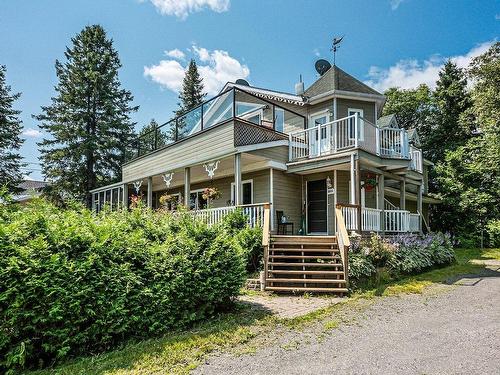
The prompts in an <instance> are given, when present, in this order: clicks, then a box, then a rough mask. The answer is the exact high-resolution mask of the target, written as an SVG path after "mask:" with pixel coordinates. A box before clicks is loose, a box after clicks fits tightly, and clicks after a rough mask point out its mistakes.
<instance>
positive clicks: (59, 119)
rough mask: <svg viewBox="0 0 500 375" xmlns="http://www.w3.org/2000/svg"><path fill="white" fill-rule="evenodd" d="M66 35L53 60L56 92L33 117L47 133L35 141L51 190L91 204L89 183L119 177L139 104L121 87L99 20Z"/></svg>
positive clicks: (110, 43)
mask: <svg viewBox="0 0 500 375" xmlns="http://www.w3.org/2000/svg"><path fill="white" fill-rule="evenodd" d="M71 41H72V46H71V47H67V48H66V52H65V57H66V62H64V63H61V62H59V61H56V64H55V68H56V75H57V78H58V80H59V82H58V84H57V86H56V87H55V91H56V95H55V96H54V97H53V98H52V103H51V104H50V105H49V106H44V107H42V113H41V114H39V115H37V116H34V117H35V118H36V119H37V120H39V121H40V122H41V125H40V127H41V128H42V129H44V130H45V131H46V132H47V133H48V134H49V135H50V137H49V138H47V139H44V140H43V141H42V142H41V143H39V146H40V152H41V159H42V161H43V163H42V166H43V172H44V174H45V175H46V176H47V178H49V179H50V180H51V181H52V190H53V191H54V192H55V193H56V194H60V193H61V192H64V193H68V194H70V195H72V196H74V197H76V198H78V199H81V200H84V201H85V202H86V204H87V205H88V206H90V205H91V194H90V193H89V191H90V190H91V189H94V188H96V187H99V186H102V185H105V184H107V183H109V182H112V181H116V180H117V179H119V178H120V173H121V165H122V163H123V161H124V159H125V157H126V151H127V150H126V147H127V144H129V143H130V141H131V139H132V136H133V133H134V132H133V128H134V125H135V123H133V122H132V121H131V119H130V114H131V113H132V112H134V111H137V109H138V107H136V106H132V105H131V103H132V100H133V96H132V94H131V93H130V91H127V90H124V89H122V87H121V84H120V81H119V78H118V69H119V68H120V67H121V63H120V59H119V57H118V53H117V51H116V50H115V48H114V47H113V41H112V40H111V39H108V38H107V35H106V32H105V30H104V29H103V28H102V27H101V26H99V25H93V26H87V27H85V28H84V29H83V30H82V31H81V32H80V33H79V34H78V35H76V36H75V37H74V38H72V39H71Z"/></svg>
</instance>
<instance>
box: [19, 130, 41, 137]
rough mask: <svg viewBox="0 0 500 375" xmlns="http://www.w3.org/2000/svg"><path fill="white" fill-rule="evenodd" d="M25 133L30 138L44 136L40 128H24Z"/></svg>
mask: <svg viewBox="0 0 500 375" xmlns="http://www.w3.org/2000/svg"><path fill="white" fill-rule="evenodd" d="M23 135H24V136H25V137H29V138H40V137H41V136H42V132H41V131H40V130H38V129H33V128H28V129H24V131H23Z"/></svg>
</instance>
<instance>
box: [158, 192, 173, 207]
mask: <svg viewBox="0 0 500 375" xmlns="http://www.w3.org/2000/svg"><path fill="white" fill-rule="evenodd" d="M159 200H160V204H161V205H162V206H163V207H164V208H168V205H169V204H170V203H172V202H175V201H176V200H177V196H176V195H172V194H168V193H165V194H163V195H162V196H161V197H160V199H159Z"/></svg>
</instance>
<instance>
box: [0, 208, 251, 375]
mask: <svg viewBox="0 0 500 375" xmlns="http://www.w3.org/2000/svg"><path fill="white" fill-rule="evenodd" d="M4 208H5V207H2V206H0V209H3V211H2V214H0V248H1V256H0V318H1V321H0V333H1V337H0V372H3V371H2V369H3V370H8V369H11V370H12V369H20V368H38V367H44V366H47V365H51V364H53V363H54V362H56V361H59V360H61V359H64V358H67V357H69V356H74V355H77V354H89V353H96V352H99V351H102V350H105V349H108V348H111V347H113V346H116V345H117V344H118V343H119V342H123V341H124V340H126V339H130V338H142V337H151V336H154V335H159V334H162V333H164V332H166V331H168V330H171V329H173V328H181V327H185V326H187V325H189V324H191V323H193V322H195V321H197V320H200V319H203V318H205V317H208V316H210V315H211V314H213V313H214V312H215V311H216V309H217V308H218V307H219V306H221V305H223V304H225V303H227V302H228V301H229V300H230V299H231V298H232V297H233V296H236V295H237V294H238V292H239V289H240V287H241V285H242V284H243V282H244V278H245V264H244V260H243V257H242V256H241V247H239V246H237V244H236V242H235V240H234V236H233V235H232V233H233V231H234V230H235V229H234V228H232V226H231V224H227V225H222V226H217V227H213V228H208V227H207V226H206V225H204V224H202V223H200V222H197V221H195V220H193V219H191V218H190V217H188V216H187V215H183V216H181V218H180V219H173V218H172V217H171V216H170V215H169V214H157V213H152V212H150V211H148V210H143V209H136V210H133V211H131V212H103V213H101V214H99V215H97V216H94V215H92V214H91V213H90V212H89V211H88V210H86V209H83V208H81V207H73V208H71V209H66V210H61V209H58V208H56V207H54V206H52V205H51V204H49V203H46V202H43V201H39V202H37V203H35V204H31V205H29V206H27V207H23V208H20V207H19V208H18V209H14V210H13V209H8V210H7V209H4Z"/></svg>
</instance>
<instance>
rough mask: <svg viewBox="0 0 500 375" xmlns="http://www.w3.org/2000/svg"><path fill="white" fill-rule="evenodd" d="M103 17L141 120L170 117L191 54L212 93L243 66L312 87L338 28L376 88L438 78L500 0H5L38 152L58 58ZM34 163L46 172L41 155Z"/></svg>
mask: <svg viewBox="0 0 500 375" xmlns="http://www.w3.org/2000/svg"><path fill="white" fill-rule="evenodd" d="M95 23H98V24H101V25H103V26H104V28H105V29H106V30H107V32H108V34H109V36H110V37H111V38H113V40H114V43H115V48H116V49H117V50H118V52H119V54H120V58H121V61H122V65H123V67H122V69H121V71H120V79H121V82H122V84H123V87H125V88H127V89H129V90H131V91H132V93H133V95H134V97H135V104H136V105H140V109H139V112H138V113H136V114H135V115H134V120H135V121H137V122H138V123H139V125H138V127H139V126H140V125H142V124H144V123H146V122H148V121H149V120H150V119H151V118H155V119H157V121H159V122H164V121H166V120H168V119H169V118H170V116H171V114H172V111H173V110H174V109H175V107H176V104H177V93H176V89H177V88H178V87H179V84H180V80H181V79H182V74H183V73H182V72H183V68H184V67H185V66H186V61H188V60H189V59H190V58H195V59H196V60H197V62H198V63H199V66H200V70H201V72H202V75H203V76H204V79H205V83H206V88H207V91H209V94H210V95H211V94H213V93H214V92H216V91H217V90H218V89H220V87H221V86H222V85H223V84H224V83H225V81H227V80H234V79H236V78H243V77H244V78H246V79H247V80H248V81H249V82H250V83H251V84H252V85H255V86H260V87H267V88H271V89H276V90H281V91H289V92H292V91H293V87H294V83H295V82H296V81H297V80H298V77H299V74H302V76H303V78H304V81H305V83H306V86H307V85H309V84H311V83H312V82H313V81H314V80H315V79H316V72H315V70H314V61H315V60H316V59H318V58H328V59H330V60H331V52H330V45H331V39H332V37H333V36H338V35H345V39H344V43H343V44H342V47H341V49H340V51H339V52H338V56H337V65H339V66H340V67H341V68H343V69H344V70H346V71H347V72H349V73H351V74H352V75H354V76H356V77H358V78H359V79H361V80H363V81H366V82H367V83H369V84H371V85H372V86H373V87H375V88H377V89H379V90H383V89H385V88H387V87H390V86H395V85H396V86H400V87H414V86H416V85H418V84H419V83H421V82H424V83H429V84H431V85H432V84H433V82H434V81H435V78H436V76H437V72H438V71H439V67H440V66H441V65H442V63H443V60H444V59H445V58H450V57H452V58H454V59H455V61H456V62H457V63H458V64H459V65H461V66H465V65H466V64H467V62H468V61H469V60H470V58H471V56H474V55H477V54H479V53H481V52H482V51H484V50H485V49H487V47H488V45H489V44H491V42H492V41H494V40H497V39H498V37H499V34H500V33H499V32H500V1H495V0H483V1H461V0H454V1H445V0H441V1H424V0H378V1H375V0H371V1H368V0H366V1H333V0H331V1H315V0H307V1H302V0H293V1H292V0H272V1H249V0H189V1H188V0H142V1H141V0H71V1H63V0H31V1H27V0H2V4H1V6H0V64H4V65H6V66H7V81H8V83H9V84H10V85H11V86H12V87H13V90H15V91H16V92H17V91H20V92H22V97H21V99H20V100H19V101H18V102H17V103H16V107H17V108H18V109H20V110H22V112H23V113H22V120H23V123H24V127H25V135H24V137H25V138H26V142H25V145H24V146H23V148H22V155H23V156H24V157H25V159H26V161H28V162H30V163H37V162H38V151H37V147H36V142H37V141H39V140H40V139H41V138H42V137H44V136H47V135H46V134H43V133H41V132H40V131H39V129H38V127H37V123H36V121H35V120H34V119H32V117H31V115H32V114H37V113H39V112H40V106H41V105H47V104H49V103H50V97H51V96H52V95H53V94H54V91H53V86H54V85H55V84H56V76H55V71H54V62H55V60H56V59H63V53H64V50H65V47H66V46H68V45H70V38H71V37H72V36H74V35H75V34H76V33H78V32H79V31H80V30H81V29H82V28H83V27H84V26H86V25H91V24H95ZM30 168H33V169H34V171H33V172H32V173H31V177H32V178H40V176H41V175H40V172H39V171H38V169H39V168H40V166H39V165H36V164H30Z"/></svg>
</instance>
